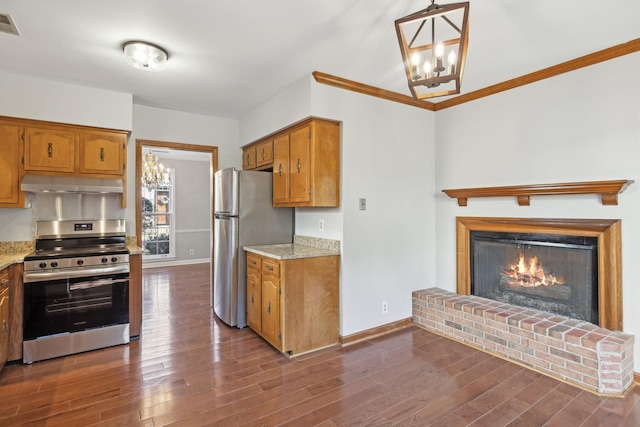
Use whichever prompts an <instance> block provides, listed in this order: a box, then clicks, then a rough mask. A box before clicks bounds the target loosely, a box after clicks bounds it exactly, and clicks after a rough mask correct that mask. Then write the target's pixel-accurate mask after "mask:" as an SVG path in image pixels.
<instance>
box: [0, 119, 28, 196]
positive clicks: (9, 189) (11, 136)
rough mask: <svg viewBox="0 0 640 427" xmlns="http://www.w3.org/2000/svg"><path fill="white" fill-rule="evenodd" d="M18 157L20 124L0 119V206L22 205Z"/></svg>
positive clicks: (19, 156) (19, 155)
mask: <svg viewBox="0 0 640 427" xmlns="http://www.w3.org/2000/svg"><path fill="white" fill-rule="evenodd" d="M20 158H21V154H20V126H18V125H15V124H11V123H9V122H3V121H0V183H2V184H1V185H0V207H4V208H21V207H24V194H23V193H22V192H21V191H20V181H21V180H22V173H21V168H20Z"/></svg>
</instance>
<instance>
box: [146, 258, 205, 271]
mask: <svg viewBox="0 0 640 427" xmlns="http://www.w3.org/2000/svg"><path fill="white" fill-rule="evenodd" d="M205 263H207V264H209V263H211V259H210V258H200V259H189V260H183V261H164V262H163V261H160V262H145V261H144V260H143V261H142V268H143V269H145V268H156V267H173V266H176V265H191V264H205Z"/></svg>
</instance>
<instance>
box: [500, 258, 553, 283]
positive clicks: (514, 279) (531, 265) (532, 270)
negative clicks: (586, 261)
mask: <svg viewBox="0 0 640 427" xmlns="http://www.w3.org/2000/svg"><path fill="white" fill-rule="evenodd" d="M500 274H501V275H502V276H504V277H506V278H508V280H507V283H508V284H509V285H510V286H523V287H526V288H531V287H536V286H553V285H562V284H564V280H563V279H562V278H559V277H557V276H556V275H555V274H546V273H545V271H544V268H543V267H542V264H540V263H539V262H538V257H536V256H534V257H531V258H529V259H528V261H527V262H525V259H524V255H520V260H519V261H518V263H517V264H512V265H510V266H509V267H508V268H506V269H503V272H502V273H500Z"/></svg>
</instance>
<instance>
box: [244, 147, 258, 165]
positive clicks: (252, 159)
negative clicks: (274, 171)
mask: <svg viewBox="0 0 640 427" xmlns="http://www.w3.org/2000/svg"><path fill="white" fill-rule="evenodd" d="M257 166H258V164H257V163H256V147H255V146H253V147H248V148H244V149H243V150H242V168H243V169H245V170H250V169H255V168H256V167H257Z"/></svg>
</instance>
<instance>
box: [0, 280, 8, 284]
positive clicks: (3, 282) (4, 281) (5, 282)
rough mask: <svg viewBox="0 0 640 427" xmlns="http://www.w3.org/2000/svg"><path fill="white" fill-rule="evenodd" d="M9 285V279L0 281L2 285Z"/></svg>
mask: <svg viewBox="0 0 640 427" xmlns="http://www.w3.org/2000/svg"><path fill="white" fill-rule="evenodd" d="M7 283H9V279H2V280H0V285H6V284H7Z"/></svg>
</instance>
